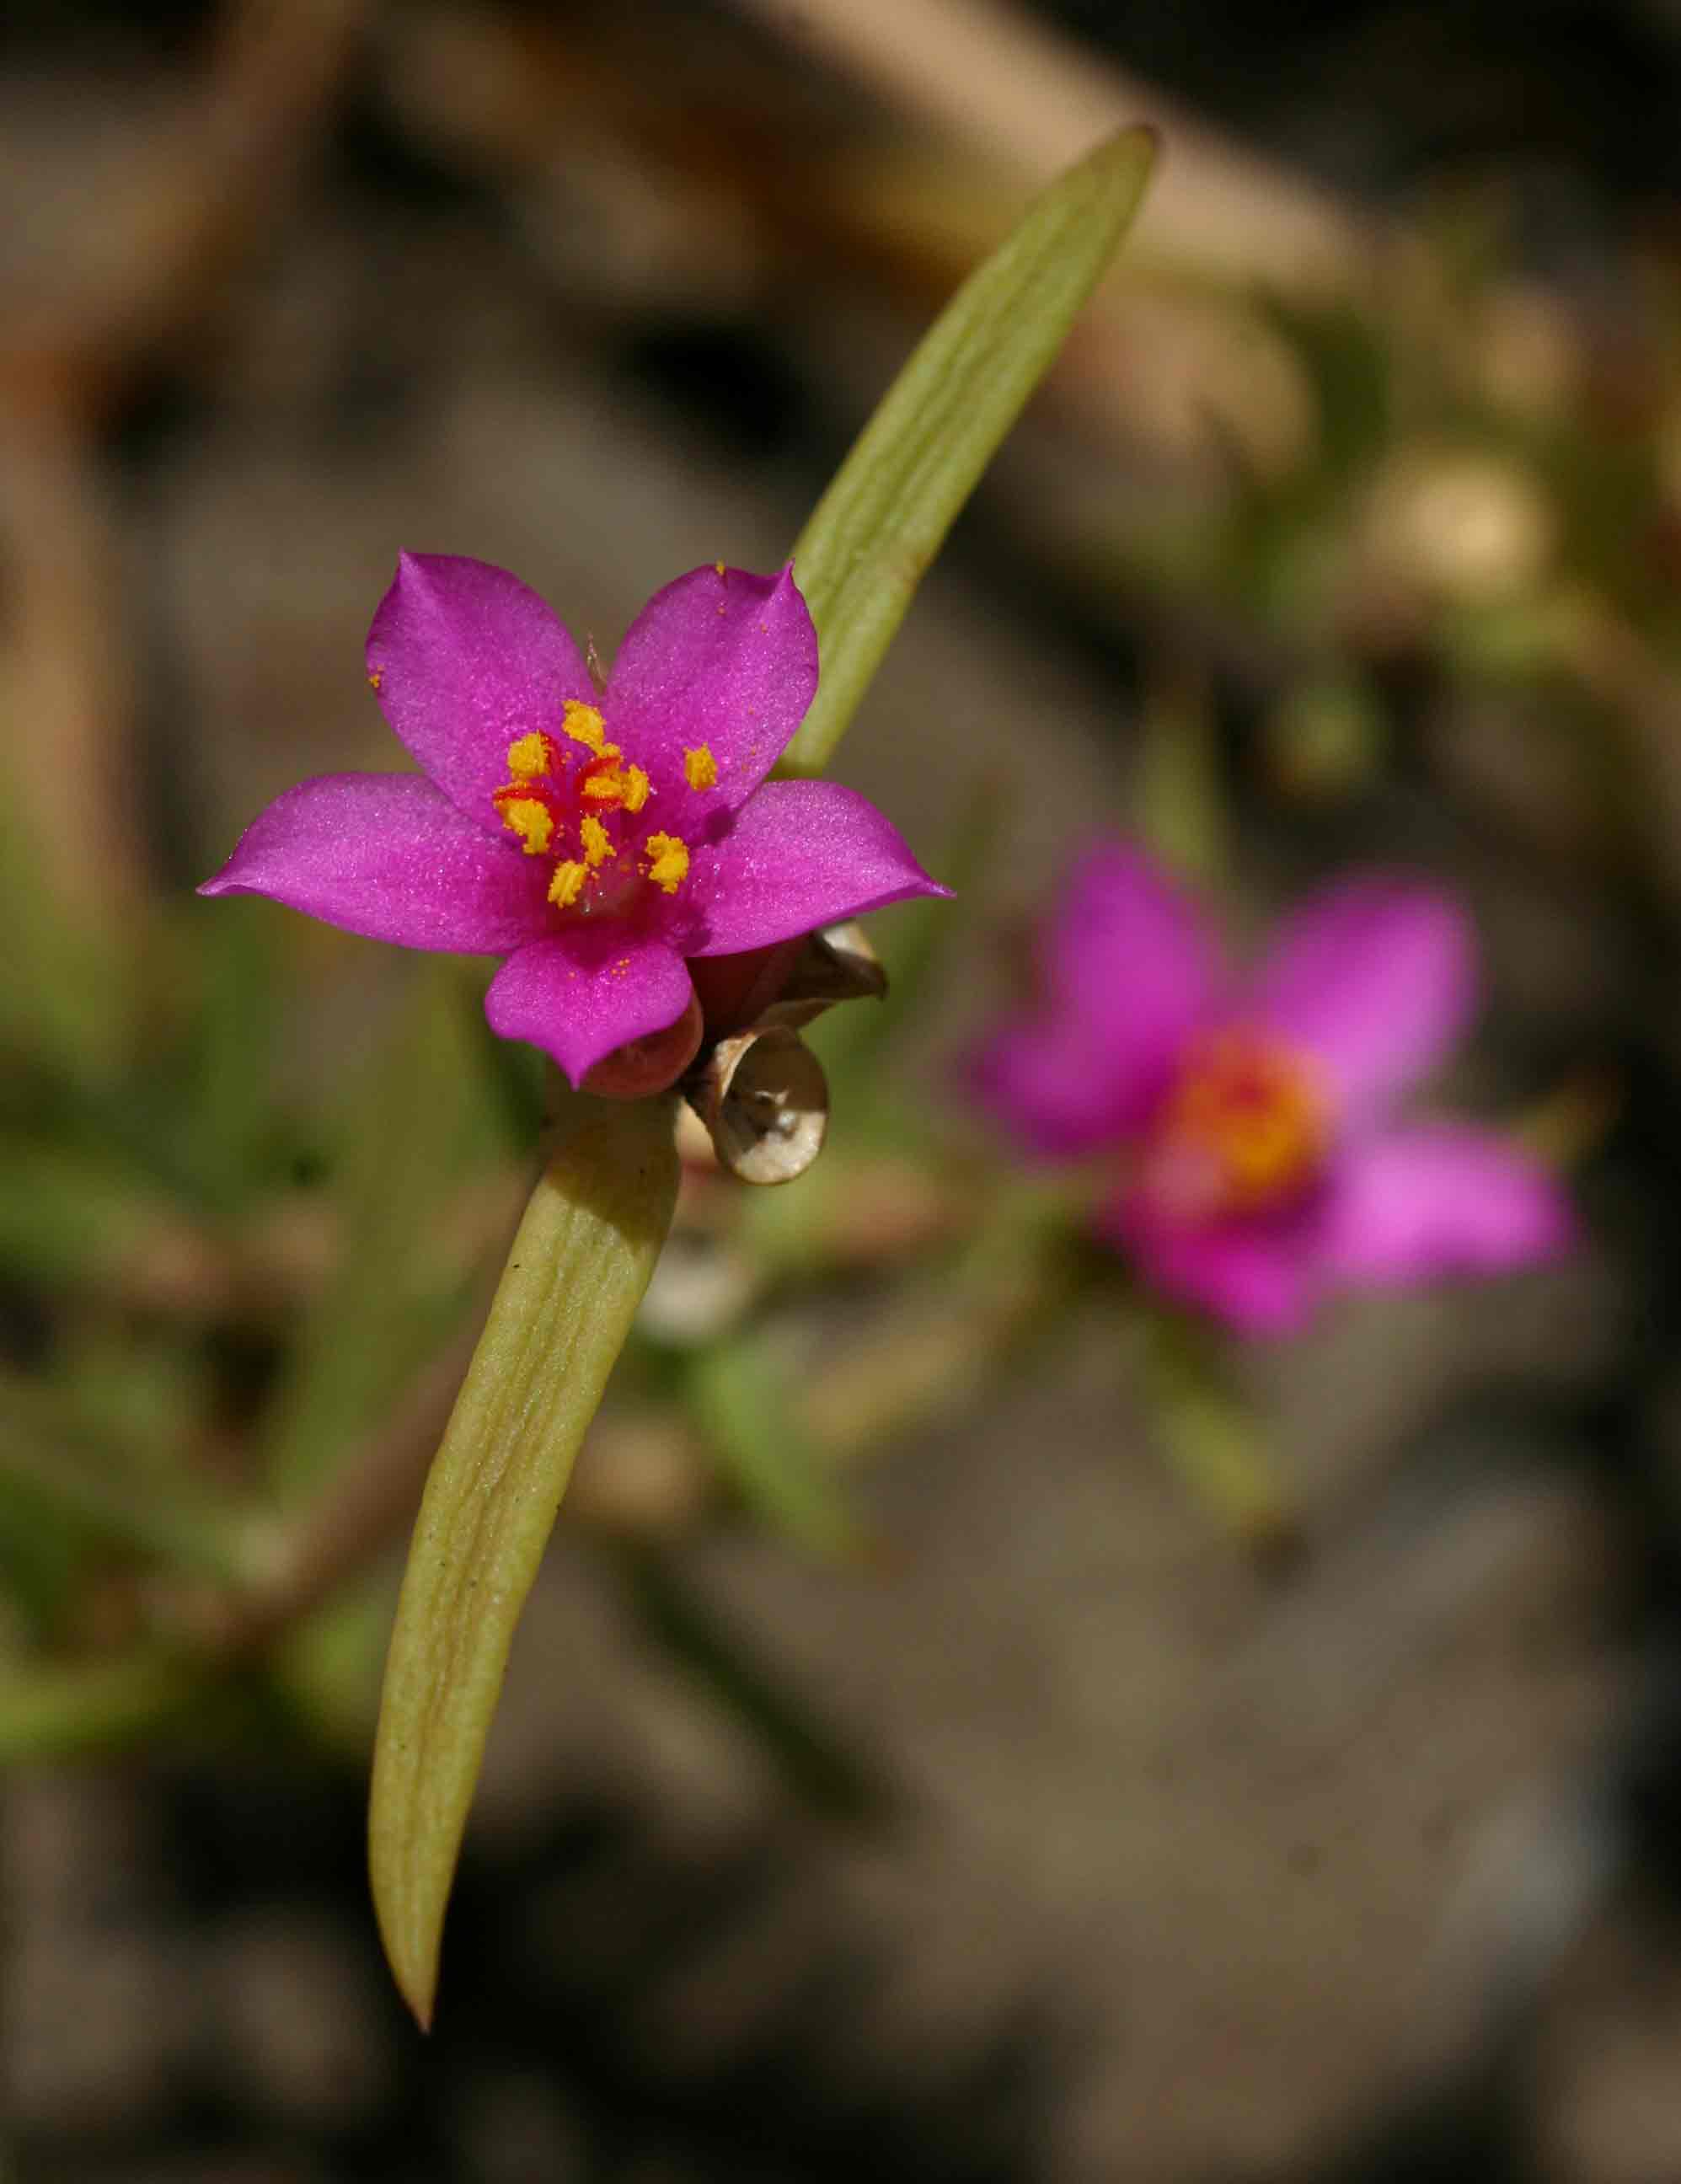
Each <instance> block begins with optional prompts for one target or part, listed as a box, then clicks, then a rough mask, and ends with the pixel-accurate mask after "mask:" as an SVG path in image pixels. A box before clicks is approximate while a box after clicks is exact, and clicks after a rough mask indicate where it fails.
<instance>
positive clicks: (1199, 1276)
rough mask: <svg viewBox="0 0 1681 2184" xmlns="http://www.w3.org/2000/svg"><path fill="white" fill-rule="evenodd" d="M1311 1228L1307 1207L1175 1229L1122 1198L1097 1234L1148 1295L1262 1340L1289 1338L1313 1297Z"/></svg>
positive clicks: (1313, 1215)
mask: <svg viewBox="0 0 1681 2184" xmlns="http://www.w3.org/2000/svg"><path fill="white" fill-rule="evenodd" d="M1316 1225H1317V1223H1316V1212H1315V1211H1314V1210H1313V1209H1312V1208H1311V1207H1309V1208H1304V1209H1301V1210H1300V1211H1297V1212H1292V1213H1289V1214H1286V1215H1282V1216H1277V1217H1274V1218H1272V1219H1270V1220H1248V1221H1226V1222H1222V1223H1217V1224H1216V1225H1214V1226H1211V1227H1206V1228H1200V1227H1193V1226H1191V1225H1188V1224H1185V1225H1180V1224H1177V1223H1168V1222H1165V1221H1160V1220H1154V1219H1151V1218H1150V1217H1149V1215H1148V1214H1147V1212H1145V1210H1144V1208H1143V1206H1141V1205H1140V1204H1139V1202H1138V1201H1137V1200H1135V1199H1133V1198H1130V1197H1124V1198H1122V1200H1120V1201H1117V1202H1116V1204H1115V1205H1114V1206H1111V1207H1110V1210H1109V1212H1107V1213H1106V1214H1105V1216H1104V1217H1103V1218H1102V1219H1101V1220H1100V1222H1099V1233H1100V1234H1102V1235H1103V1236H1104V1237H1105V1240H1107V1241H1109V1242H1110V1243H1113V1244H1116V1245H1119V1246H1120V1248H1121V1249H1122V1251H1125V1252H1126V1253H1127V1256H1129V1257H1130V1258H1131V1260H1132V1262H1133V1265H1134V1267H1135V1268H1137V1270H1138V1277H1139V1279H1140V1280H1142V1281H1144V1282H1145V1283H1146V1284H1149V1287H1150V1288H1152V1289H1155V1290H1161V1293H1162V1294H1163V1295H1166V1296H1169V1297H1172V1298H1175V1299H1177V1301H1179V1302H1180V1303H1182V1304H1189V1305H1195V1306H1198V1307H1200V1309H1201V1310H1203V1311H1205V1312H1211V1313H1212V1314H1213V1315H1214V1317H1215V1318H1216V1319H1221V1320H1223V1321H1224V1322H1225V1323H1226V1324H1227V1326H1228V1327H1232V1328H1235V1329H1237V1331H1238V1334H1249V1335H1258V1336H1261V1337H1263V1338H1265V1337H1276V1336H1278V1335H1283V1334H1293V1333H1294V1331H1295V1330H1296V1329H1298V1328H1300V1326H1301V1325H1302V1324H1303V1323H1304V1322H1305V1320H1306V1318H1307V1316H1308V1313H1309V1312H1310V1311H1311V1308H1312V1306H1313V1304H1314V1302H1315V1301H1316V1297H1317V1295H1318V1292H1319V1289H1320V1280H1319V1269H1318V1267H1317V1265H1316V1250H1315V1245H1316Z"/></svg>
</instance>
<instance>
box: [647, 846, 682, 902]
mask: <svg viewBox="0 0 1681 2184" xmlns="http://www.w3.org/2000/svg"><path fill="white" fill-rule="evenodd" d="M642 846H643V850H644V852H645V853H646V855H647V857H648V877H649V879H651V880H652V881H653V883H654V885H655V887H660V888H664V889H665V892H666V894H676V891H677V889H679V888H680V887H681V886H682V883H683V882H684V881H685V880H686V879H687V877H688V844H687V842H683V841H680V840H679V839H678V838H677V837H676V835H675V834H650V835H649V836H648V839H647V840H646V841H645V842H644V843H643V845H642Z"/></svg>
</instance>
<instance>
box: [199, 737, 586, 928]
mask: <svg viewBox="0 0 1681 2184" xmlns="http://www.w3.org/2000/svg"><path fill="white" fill-rule="evenodd" d="M549 870H550V867H549V865H548V861H547V860H546V859H542V858H534V857H526V856H522V855H520V852H519V851H518V850H515V848H514V847H513V846H512V844H509V845H508V846H506V847H504V845H503V844H501V843H498V842H494V841H491V840H489V839H487V837H486V836H485V835H484V834H482V833H481V832H480V831H479V829H478V828H477V827H476V826H474V824H473V823H472V822H471V821H470V820H469V819H466V818H464V817H463V816H462V815H461V813H460V812H459V811H457V810H456V809H455V806H454V805H453V804H451V803H449V802H448V801H447V800H446V799H445V798H443V796H441V795H440V794H439V793H438V791H437V789H436V788H433V787H432V785H431V783H430V782H428V781H422V780H420V778H419V777H418V776H416V775H413V774H398V773H329V774H321V775H318V776H317V777H316V778H315V779H314V780H313V781H303V782H300V783H298V787H297V788H289V789H287V792H286V794H285V795H283V796H280V797H277V798H276V799H275V801H274V802H273V803H272V804H271V805H270V806H269V807H268V809H267V811H263V812H260V813H259V815H258V816H257V817H256V818H255V819H253V821H252V822H251V824H250V826H249V827H247V828H246V830H245V833H244V834H243V835H242V838H241V839H240V844H239V847H238V848H237V850H235V851H234V853H233V855H232V856H231V857H230V858H229V859H228V861H227V862H226V864H225V865H224V866H223V867H222V869H221V871H220V872H218V873H217V874H216V876H215V877H214V879H209V880H206V881H205V883H204V884H203V887H201V888H200V889H199V890H198V892H199V894H213V895H214V894H264V895H269V896H270V897H271V898H272V899H273V900H275V901H276V902H283V903H287V904H289V905H291V907H292V909H293V910H301V911H304V912H305V913H306V914H307V915H308V916H309V917H320V918H324V919H325V920H326V922H327V923H328V924H329V925H338V926H342V927H343V928H344V929H345V931H346V932H347V933H365V934H366V935H367V937H368V938H369V939H371V940H392V941H395V942H396V943H397V944H398V945H399V946H400V947H404V948H438V949H445V950H455V951H458V952H459V953H461V954H463V955H470V956H481V955H482V956H501V955H505V954H506V953H507V951H508V950H509V949H510V948H517V947H518V946H519V945H520V943H521V942H522V941H525V940H528V939H531V937H532V934H533V933H540V932H541V931H542V930H543V926H544V924H545V923H546V922H547V912H546V907H545V891H546V889H547V885H548V875H549Z"/></svg>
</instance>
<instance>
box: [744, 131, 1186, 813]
mask: <svg viewBox="0 0 1681 2184" xmlns="http://www.w3.org/2000/svg"><path fill="white" fill-rule="evenodd" d="M1154 161H1155V134H1154V132H1153V131H1150V130H1149V129H1147V128H1136V129H1126V130H1122V132H1121V133H1120V135H1119V136H1111V137H1109V138H1107V139H1105V142H1103V143H1101V144H1099V146H1098V148H1097V149H1096V150H1095V151H1094V152H1092V153H1088V155H1087V157H1086V158H1085V159H1082V160H1081V161H1080V162H1079V164H1077V165H1076V166H1073V167H1071V168H1070V169H1069V170H1068V171H1067V172H1066V174H1064V175H1060V176H1059V177H1058V179H1057V180H1056V181H1054V182H1052V183H1051V184H1050V186H1049V188H1047V189H1046V190H1044V192H1041V194H1040V195H1039V196H1038V198H1035V199H1034V200H1033V203H1032V204H1031V205H1030V206H1029V207H1028V208H1027V212H1026V213H1025V214H1023V215H1022V218H1021V222H1020V224H1019V225H1018V226H1016V230H1015V231H1014V232H1013V233H1012V234H1011V235H1010V237H1009V238H1008V239H1007V240H1006V241H1005V242H1004V243H1003V244H1001V245H1000V247H999V248H998V249H997V250H996V251H994V253H993V255H992V256H991V257H990V258H989V259H987V260H986V262H985V264H984V265H981V266H979V267H978V268H977V270H976V271H974V272H973V273H971V275H970V276H969V278H968V279H967V280H966V281H965V282H964V284H963V286H962V287H960V289H959V290H958V292H957V293H956V295H955V297H953V298H952V300H951V302H950V303H949V304H948V305H947V306H946V308H945V309H944V310H943V312H942V313H941V315H940V316H939V318H938V320H936V321H935V322H934V325H933V326H932V328H931V329H930V330H929V331H928V333H927V335H926V336H925V337H924V338H923V340H922V342H921V344H920V346H919V347H918V348H917V349H916V354H914V355H913V356H912V357H911V359H910V362H909V363H908V364H907V365H905V369H904V370H902V371H901V372H900V373H899V377H898V378H897V379H896V380H895V381H894V382H893V385H892V387H890V388H889V389H888V393H887V394H886V396H885V397H884V398H883V399H882V403H881V404H880V406H879V407H878V408H877V410H876V413H875V415H873V416H872V417H871V420H870V422H869V423H868V424H867V425H866V426H865V428H864V430H863V432H861V433H860V435H859V437H858V439H857V440H856V442H855V443H854V445H853V448H852V449H851V452H850V453H849V454H848V456H847V458H846V460H845V461H844V462H843V464H842V465H841V466H840V469H839V470H838V471H837V472H836V473H835V476H834V480H833V482H832V484H831V485H830V487H829V489H828V491H827V493H825V494H824V495H823V498H822V499H821V501H819V503H818V504H817V506H816V508H815V510H814V511H813V514H812V516H811V520H810V522H809V523H808V524H807V525H806V526H805V528H804V531H802V532H801V533H800V535H799V542H798V543H797V544H796V545H795V547H794V549H793V565H794V574H795V576H796V577H797V578H798V579H799V587H800V589H801V590H802V592H804V594H805V603H806V604H807V606H808V607H809V608H810V610H811V618H812V620H813V621H815V624H816V625H817V638H818V643H819V647H820V649H821V655H822V675H821V680H820V682H819V684H818V689H817V695H816V698H815V701H814V702H813V704H812V707H811V710H810V712H809V713H807V715H806V716H805V720H804V725H803V726H802V727H801V728H800V730H799V734H798V735H796V736H795V738H794V739H793V742H792V743H791V744H789V745H788V749H787V750H786V751H785V752H784V753H783V755H782V768H781V770H782V772H785V773H798V774H810V773H821V772H822V770H823V768H824V766H826V765H827V762H828V760H829V758H830V756H831V755H832V753H833V751H834V749H835V746H836V744H838V743H839V741H840V739H841V738H842V736H843V734H844V733H846V728H847V725H848V723H849V721H851V719H852V716H853V715H854V712H855V711H856V710H858V706H859V703H860V700H861V699H862V698H863V695H864V693H865V691H866V689H867V688H869V684H870V679H871V677H872V676H873V675H874V673H875V671H876V670H877V667H878V666H880V664H881V660H882V655H883V654H884V653H885V652H886V650H887V649H888V645H889V644H890V643H892V641H893V632H894V631H895V630H897V629H898V627H899V623H900V622H901V621H903V620H904V619H905V610H906V609H907V608H908V607H909V606H910V601H911V599H912V598H913V597H914V596H915V593H916V587H917V585H918V584H919V583H921V581H922V577H923V576H924V575H925V574H926V572H927V569H928V567H929V566H930V565H931V564H932V560H933V559H934V556H935V554H938V551H939V549H940V545H941V543H942V541H943V539H944V538H945V535H946V532H948V531H949V529H950V528H951V525H952V522H953V521H954V519H955V516H956V515H957V512H958V510H960V508H961V507H962V505H963V504H964V502H965V501H966V499H968V498H969V495H970V493H971V492H972V490H973V489H974V487H975V484H976V482H977V480H978V479H979V477H980V476H981V473H982V471H984V470H985V468H986V466H987V465H988V463H989V462H990V461H991V460H992V458H993V455H994V452H995V451H996V449H997V448H998V446H999V442H1000V441H1001V440H1002V439H1003V438H1004V437H1005V434H1006V433H1007V432H1009V430H1010V426H1012V425H1013V424H1014V423H1015V422H1016V418H1017V417H1018V416H1019V415H1021V410H1022V408H1023V407H1024V405H1025V404H1026V403H1027V398H1028V396H1029V395H1030V394H1031V393H1033V389H1034V387H1037V386H1038V382H1039V381H1040V380H1041V379H1043V378H1044V375H1045V373H1046V371H1047V370H1049V367H1050V365H1051V363H1052V362H1053V360H1054V359H1055V355H1056V353H1057V351H1058V350H1059V349H1060V348H1061V346H1062V343H1063V340H1064V338H1065V337H1066V334H1067V332H1068V330H1069V328H1070V327H1071V326H1072V325H1073V323H1074V320H1076V318H1077V316H1078V315H1079V313H1080V311H1081V309H1082V308H1083V306H1084V304H1085V303H1086V300H1087V298H1088V297H1089V296H1090V294H1091V292H1092V290H1093V289H1094V287H1096V285H1097V282H1098V280H1099V276H1101V275H1102V273H1103V271H1104V270H1105V267H1106V266H1107V265H1108V264H1109V261H1110V259H1111V258H1112V257H1113V256H1114V254H1115V252H1116V249H1117V248H1119V247H1120V244H1121V242H1122V237H1124V236H1125V234H1126V232H1127V228H1128V227H1129V226H1131V224H1132V220H1133V214H1135V213H1136V212H1137V210H1138V205H1139V203H1140V201H1141V200H1142V198H1143V196H1144V185H1145V183H1146V181H1148V180H1149V171H1150V168H1151V166H1152V164H1154Z"/></svg>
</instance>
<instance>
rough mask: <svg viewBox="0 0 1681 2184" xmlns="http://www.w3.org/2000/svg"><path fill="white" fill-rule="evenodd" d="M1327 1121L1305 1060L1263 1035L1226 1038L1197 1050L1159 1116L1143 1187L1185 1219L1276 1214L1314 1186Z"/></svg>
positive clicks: (1225, 1033)
mask: <svg viewBox="0 0 1681 2184" xmlns="http://www.w3.org/2000/svg"><path fill="white" fill-rule="evenodd" d="M1329 1121H1330V1117H1329V1112H1328V1104H1327V1101H1326V1099H1325V1096H1324V1094H1323V1091H1322V1087H1321V1085H1320V1083H1319V1079H1318V1077H1317V1074H1316V1072H1315V1070H1314V1069H1313V1067H1312V1066H1311V1063H1310V1062H1309V1061H1307V1060H1306V1059H1305V1057H1304V1056H1300V1055H1299V1054H1295V1053H1294V1052H1292V1051H1291V1050H1290V1049H1289V1048H1288V1047H1285V1046H1281V1045H1277V1043H1276V1042H1274V1041H1273V1040H1272V1039H1267V1038H1266V1037H1265V1036H1264V1035H1262V1034H1258V1033H1255V1032H1250V1031H1244V1030H1227V1031H1222V1032H1220V1033H1218V1034H1216V1035H1215V1036H1214V1037H1212V1038H1211V1039H1208V1040H1206V1041H1205V1042H1204V1043H1203V1044H1201V1045H1199V1046H1198V1047H1195V1048H1194V1049H1193V1050H1192V1052H1191V1055H1190V1056H1189V1058H1188V1061H1187V1062H1186V1064H1185V1066H1184V1067H1183V1070H1182V1071H1181V1073H1180V1075H1179V1078H1178V1081H1177V1084H1175V1085H1174V1086H1173V1088H1172V1091H1171V1092H1170V1093H1169V1095H1168V1096H1167V1100H1166V1104H1165V1105H1164V1106H1163V1107H1162V1109H1161V1112H1160V1114H1159V1115H1158V1116H1157V1117H1156V1119H1155V1123H1154V1124H1153V1126H1152V1128H1151V1130H1150V1134H1149V1142H1148V1144H1147V1145H1146V1147H1145V1150H1144V1159H1143V1162H1142V1167H1141V1172H1140V1182H1141V1184H1142V1187H1143V1189H1144V1190H1145V1191H1146V1192H1147V1193H1148V1194H1149V1196H1150V1198H1151V1199H1152V1200H1153V1201H1155V1204H1156V1205H1157V1206H1159V1207H1160V1208H1161V1210H1162V1211H1163V1212H1167V1213H1171V1214H1172V1215H1173V1216H1174V1217H1176V1218H1178V1219H1182V1220H1188V1221H1208V1220H1216V1219H1219V1218H1222V1217H1228V1216H1231V1215H1233V1214H1254V1213H1264V1212H1272V1211H1274V1210H1276V1209H1277V1208H1279V1207H1282V1206H1286V1205H1288V1204H1289V1202H1290V1201H1291V1200H1293V1199H1295V1198H1298V1197H1300V1195H1301V1194H1302V1193H1303V1192H1304V1191H1305V1190H1307V1188H1308V1187H1309V1186H1310V1185H1311V1183H1312V1182H1313V1180H1314V1178H1315V1177H1316V1175H1317V1173H1318V1171H1319V1167H1320V1164H1321V1162H1322V1160H1323V1158H1324V1155H1325V1148H1326V1143H1327V1139H1328V1135H1329Z"/></svg>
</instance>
